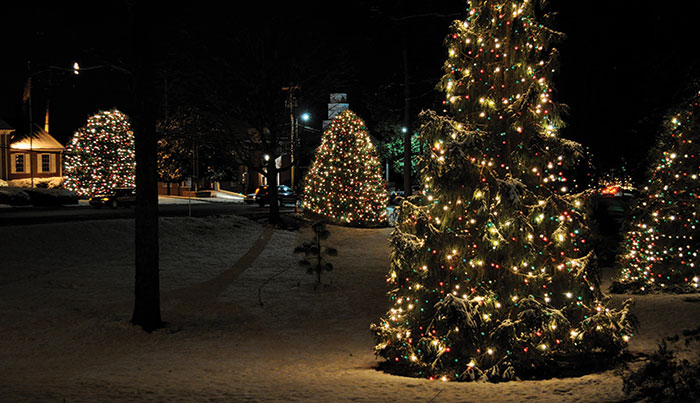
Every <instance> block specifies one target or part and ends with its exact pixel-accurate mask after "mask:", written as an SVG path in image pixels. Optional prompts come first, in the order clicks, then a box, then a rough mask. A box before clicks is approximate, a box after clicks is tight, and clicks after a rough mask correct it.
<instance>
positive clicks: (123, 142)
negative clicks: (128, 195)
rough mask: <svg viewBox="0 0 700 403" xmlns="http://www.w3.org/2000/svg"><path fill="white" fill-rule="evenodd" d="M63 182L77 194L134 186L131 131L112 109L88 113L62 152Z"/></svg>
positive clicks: (120, 116)
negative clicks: (83, 123) (89, 114)
mask: <svg viewBox="0 0 700 403" xmlns="http://www.w3.org/2000/svg"><path fill="white" fill-rule="evenodd" d="M64 165H65V168H64V176H65V181H64V186H65V187H66V188H67V189H69V190H73V191H75V192H76V193H77V194H78V195H80V196H92V195H95V194H98V193H105V192H108V191H110V190H111V189H113V188H116V187H131V186H135V180H136V177H135V168H136V159H135V152H134V133H133V132H132V131H131V126H130V125H129V120H128V118H127V117H126V115H124V114H123V113H121V112H119V111H118V110H116V109H113V110H111V111H102V112H99V113H97V114H95V115H94V116H92V117H90V118H89V119H88V121H87V124H86V125H85V126H84V127H81V128H80V129H79V130H78V131H76V132H75V134H74V135H73V138H72V139H71V141H70V142H69V143H68V145H67V146H66V150H65V154H64Z"/></svg>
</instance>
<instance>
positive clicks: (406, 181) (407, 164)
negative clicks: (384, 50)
mask: <svg viewBox="0 0 700 403" xmlns="http://www.w3.org/2000/svg"><path fill="white" fill-rule="evenodd" d="M402 35H403V39H402V47H403V49H402V56H403V125H404V129H405V130H406V132H405V133H404V134H403V194H404V196H406V197H408V196H410V195H411V103H410V102H411V92H410V89H409V87H408V84H409V83H408V49H407V44H406V34H405V33H403V34H402Z"/></svg>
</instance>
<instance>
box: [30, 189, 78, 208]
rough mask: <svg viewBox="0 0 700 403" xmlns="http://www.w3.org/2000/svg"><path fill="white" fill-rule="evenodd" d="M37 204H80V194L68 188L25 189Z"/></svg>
mask: <svg viewBox="0 0 700 403" xmlns="http://www.w3.org/2000/svg"><path fill="white" fill-rule="evenodd" d="M23 190H24V191H25V192H26V193H27V194H28V195H29V198H30V200H31V203H32V204H33V205H35V206H60V205H63V204H78V195H77V194H76V193H75V192H73V191H70V190H66V189H46V188H28V189H23Z"/></svg>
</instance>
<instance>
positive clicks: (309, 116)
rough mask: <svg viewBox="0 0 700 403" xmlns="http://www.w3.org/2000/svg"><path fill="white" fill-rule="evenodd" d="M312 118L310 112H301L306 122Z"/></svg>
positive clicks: (302, 118)
mask: <svg viewBox="0 0 700 403" xmlns="http://www.w3.org/2000/svg"><path fill="white" fill-rule="evenodd" d="M310 119H311V115H310V114H309V113H308V112H304V113H302V114H301V120H302V121H304V122H308V121H309V120H310Z"/></svg>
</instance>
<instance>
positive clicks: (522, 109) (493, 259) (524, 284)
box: [372, 0, 634, 381]
mask: <svg viewBox="0 0 700 403" xmlns="http://www.w3.org/2000/svg"><path fill="white" fill-rule="evenodd" d="M535 3H536V2H535V1H529V0H521V1H512V0H498V1H487V0H474V1H470V2H468V11H467V12H468V16H467V18H466V20H465V21H457V22H455V23H454V24H453V25H452V33H451V34H450V35H449V36H448V38H447V41H446V42H447V48H448V52H449V56H448V60H447V62H446V64H445V75H444V76H443V78H442V80H441V82H440V86H441V88H442V89H443V90H444V91H445V94H446V99H445V102H444V104H445V107H446V110H445V112H447V111H449V112H451V117H447V116H438V115H437V114H436V113H435V112H424V113H423V114H422V116H421V119H422V126H421V128H420V137H421V138H420V140H421V141H422V142H423V143H424V144H426V145H427V150H426V153H425V154H424V155H423V156H422V160H421V166H422V171H421V173H422V184H423V188H424V189H423V190H424V193H425V196H424V197H422V198H417V197H416V198H412V199H409V200H408V201H405V202H404V203H403V204H402V206H401V214H400V217H399V220H398V223H397V227H396V229H395V230H394V232H393V233H392V235H391V237H390V242H391V245H392V248H393V252H392V263H391V269H390V272H389V275H388V277H387V284H388V286H389V293H388V294H389V296H390V298H391V303H392V306H391V307H390V309H389V311H388V312H387V313H386V314H385V315H384V316H383V317H382V318H380V320H379V321H378V322H377V323H375V324H373V325H372V331H373V332H374V334H375V337H376V341H377V345H376V347H375V352H376V353H377V354H378V355H380V356H382V357H384V358H385V359H386V360H387V365H388V366H389V367H390V368H392V370H395V371H397V372H401V373H404V374H407V375H411V376H421V377H428V378H431V379H442V380H461V381H469V380H476V379H487V380H491V381H500V380H509V379H514V378H515V377H516V376H520V377H523V376H531V375H533V376H536V375H542V374H545V373H554V371H557V370H558V369H561V368H572V367H580V366H582V365H584V362H583V361H584V360H582V359H581V358H582V357H588V360H590V361H596V360H600V362H609V360H610V359H613V358H614V357H616V356H617V355H618V354H619V353H620V351H621V350H622V349H623V348H624V347H625V346H626V344H627V341H628V340H629V338H630V336H631V335H632V330H633V327H634V323H633V320H632V319H631V317H630V316H629V311H628V309H629V308H628V303H626V304H625V306H624V307H623V309H622V310H620V311H614V310H611V309H609V308H607V307H606V297H605V296H604V295H603V294H602V292H601V290H600V283H599V276H598V270H597V264H596V257H595V254H594V252H593V250H592V247H591V245H590V242H589V239H590V232H591V231H590V228H589V225H588V211H589V209H588V201H589V195H590V194H589V193H588V192H585V193H580V194H572V193H570V188H569V181H568V179H567V176H566V172H567V171H570V170H572V169H574V168H575V167H576V164H577V160H578V159H579V158H580V157H581V156H582V154H583V153H582V151H581V147H580V145H578V144H577V143H574V142H571V141H567V140H564V139H561V138H559V137H558V136H557V134H558V130H559V129H560V128H561V127H562V120H561V117H560V111H561V110H562V109H563V108H562V106H561V105H559V104H557V103H556V102H555V101H554V100H553V98H552V94H553V89H552V85H551V78H552V76H553V73H554V71H555V59H556V54H557V53H556V50H554V49H552V48H551V43H552V42H553V41H554V40H557V39H559V38H561V37H562V34H561V33H559V32H556V31H553V30H551V29H549V28H547V27H545V26H544V25H543V24H542V23H541V22H540V21H539V20H538V18H536V9H538V7H539V6H536V4H535ZM537 3H539V2H537ZM542 20H545V18H542ZM548 371H552V372H548Z"/></svg>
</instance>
